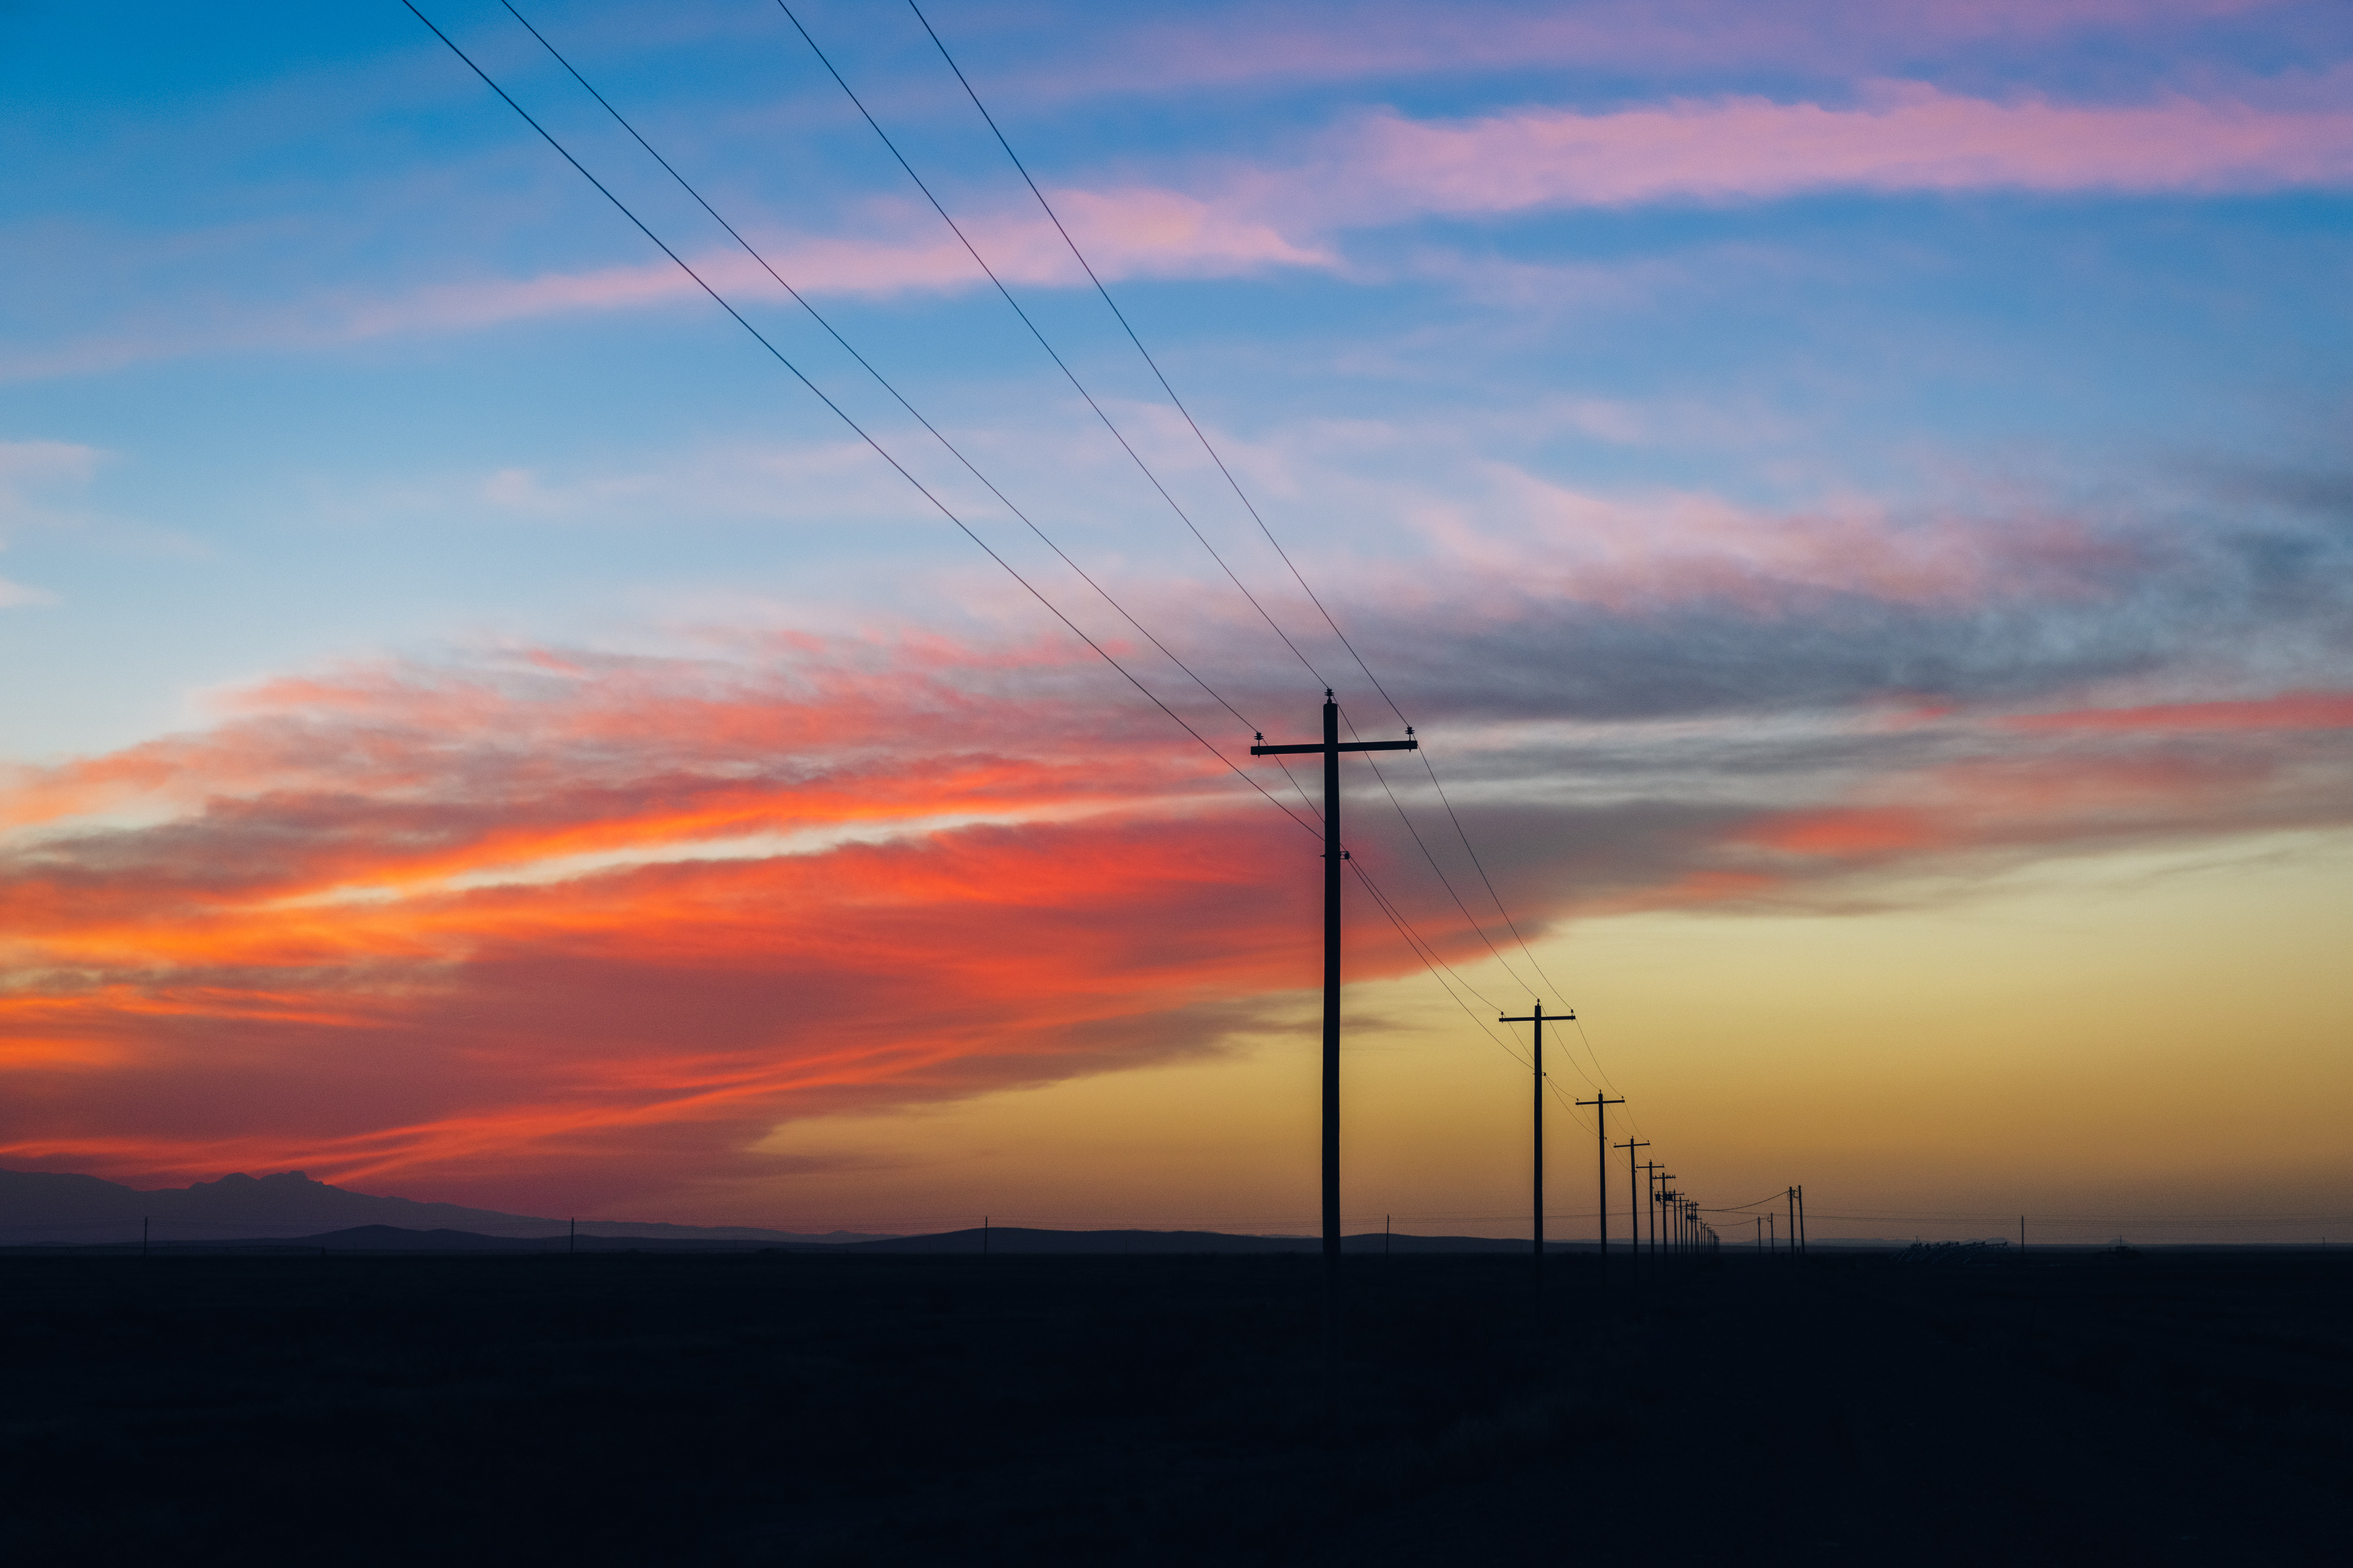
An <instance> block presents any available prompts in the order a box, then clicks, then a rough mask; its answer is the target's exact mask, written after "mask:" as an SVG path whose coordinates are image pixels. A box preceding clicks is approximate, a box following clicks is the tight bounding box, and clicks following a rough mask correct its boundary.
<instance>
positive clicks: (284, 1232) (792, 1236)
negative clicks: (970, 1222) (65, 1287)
mask: <svg viewBox="0 0 2353 1568" xmlns="http://www.w3.org/2000/svg"><path fill="white" fill-rule="evenodd" d="M142 1220H143V1221H145V1222H146V1223H147V1226H148V1229H149V1232H150V1234H151V1236H152V1237H153V1239H154V1240H156V1241H159V1242H163V1241H200V1240H201V1241H242V1240H265V1239H273V1238H287V1239H292V1238H297V1237H302V1238H308V1237H317V1236H319V1235H320V1234H321V1233H322V1232H332V1231H341V1230H349V1229H352V1228H353V1227H355V1226H391V1227H393V1228H395V1229H398V1230H401V1231H435V1230H438V1231H461V1232H465V1233H467V1234H469V1235H470V1236H474V1237H505V1238H521V1237H548V1236H560V1235H564V1234H565V1233H566V1230H567V1227H568V1226H569V1225H570V1223H571V1222H570V1221H568V1220H562V1219H545V1218H539V1217H535V1216H533V1215H513V1214H501V1213H500V1212H498V1211H497V1210H495V1209H470V1208H465V1207H462V1206H460V1205H457V1204H420V1203H416V1202H413V1201H412V1200H410V1199H407V1198H388V1197H377V1196H375V1195H373V1194H367V1193H353V1192H346V1191H345V1190H344V1189H343V1188H342V1187H338V1186H332V1185H330V1184H327V1183H325V1182H314V1181H312V1180H311V1179H310V1177H308V1176H306V1175H304V1174H303V1173H301V1172H300V1171H287V1172H284V1173H280V1174H278V1175H274V1176H259V1177H257V1176H248V1175H245V1174H243V1173H239V1174H237V1175H230V1176H223V1177H222V1178H221V1179H220V1180H218V1181H216V1182H197V1183H195V1184H192V1185H189V1186H185V1187H162V1188H154V1189H149V1190H144V1191H142V1190H141V1189H139V1188H136V1187H126V1186H124V1185H122V1184H121V1183H118V1182H109V1181H102V1180H100V1178H99V1177H96V1176H80V1175H67V1174H62V1173H56V1172H49V1171H0V1246H9V1247H24V1246H53V1247H74V1246H90V1245H93V1244H104V1243H109V1242H118V1243H119V1242H135V1241H137V1240H138V1239H139V1234H140V1224H141V1222H142ZM580 1234H581V1235H582V1236H583V1237H633V1238H637V1239H639V1240H666V1241H677V1242H702V1243H718V1242H758V1243H764V1244H765V1245H769V1246H782V1245H790V1244H804V1245H839V1244H841V1243H845V1242H861V1241H878V1240H886V1239H891V1238H889V1237H881V1236H878V1235H876V1234H874V1233H872V1232H851V1231H833V1232H830V1233H828V1234H826V1235H822V1236H812V1235H807V1234H804V1233H802V1232H798V1231H788V1230H762V1229H760V1228H758V1227H756V1226H700V1225H666V1224H663V1223H660V1222H659V1221H653V1220H602V1219H584V1220H582V1221H581V1222H580Z"/></svg>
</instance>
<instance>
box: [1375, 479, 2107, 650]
mask: <svg viewBox="0 0 2353 1568" xmlns="http://www.w3.org/2000/svg"><path fill="white" fill-rule="evenodd" d="M1502 489H1503V490H1504V494H1505V495H1506V496H1507V497H1508V498H1509V503H1508V504H1509V505H1510V507H1511V509H1512V510H1514V511H1515V512H1517V513H1518V514H1519V517H1520V518H1521V519H1522V520H1523V521H1522V524H1521V527H1520V528H1519V529H1510V528H1504V529H1498V528H1497V526H1496V525H1495V523H1494V522H1493V521H1492V515H1493V514H1492V511H1488V510H1482V511H1480V512H1479V513H1478V514H1477V515H1476V516H1475V517H1474V515H1473V514H1472V513H1471V512H1469V511H1465V510H1455V509H1452V508H1446V509H1431V510H1429V511H1427V512H1425V513H1424V514H1423V516H1422V518H1421V522H1422V526H1423V529H1424V531H1426V532H1427V533H1429V534H1430V536H1431V537H1432V538H1433V539H1435V540H1436V541H1437V542H1439V543H1440V545H1441V546H1442V547H1443V548H1444V549H1445V550H1446V551H1447V552H1448V553H1449V554H1450V555H1452V556H1454V557H1456V558H1458V559H1460V560H1462V561H1464V562H1467V563H1475V564H1477V565H1479V566H1482V567H1485V568H1487V569H1490V570H1492V571H1494V572H1497V573H1500V574H1506V575H1508V576H1510V577H1511V578H1512V579H1514V581H1517V582H1520V583H1522V584H1531V583H1541V584H1543V587H1544V590H1545V591H1546V593H1548V594H1556V595H1559V596H1560V597H1562V598H1565V599H1568V600H1572V601H1575V602H1577V603H1581V604H1590V605H1603V606H1606V607H1608V608H1609V609H1612V610H1617V611H1621V612H1626V613H1641V612H1642V611H1645V610H1649V609H1655V608H1659V607H1662V606H1665V605H1679V604H1689V603H1692V602H1694V601H1695V600H1712V601H1715V602H1718V603H1722V604H1726V605H1738V606H1740V607H1741V608H1742V609H1744V610H1746V611H1748V612H1750V613H1752V614H1757V615H1778V614H1781V613H1784V612H1786V611H1788V610H1789V609H1790V608H1792V607H1793V606H1796V605H1801V604H1805V603H1808V602H1811V601H1813V600H1815V599H1818V598H1819V596H1820V595H1823V594H1841V595H1857V596H1861V597H1865V598H1871V599H1877V600H1880V601H1882V602H1883V603H1888V604H1897V605H1923V606H1926V605H1968V604H1975V603H1980V602H1984V601H1986V600H1988V599H1990V598H1993V597H1996V596H1998V595H2015V594H2019V593H2021V592H2031V593H2034V594H2038V595H2056V596H2062V597H2078V596H2083V595H2088V594H2091V593H2094V592H2096V591H2097V590H2098V589H2099V588H2100V587H2101V586H2102V585H2103V584H2105V582H2107V581H2108V580H2109V577H2110V574H2113V573H2114V572H2115V571H2116V569H2118V568H2120V567H2124V566H2127V565H2131V564H2135V563H2137V561H2138V559H2139V554H2138V552H2137V549H2136V548H2135V547H2132V546H2127V545H2126V544H2125V543H2124V542H2120V541H2118V540H2116V539H2114V538H2111V537H2109V536H2107V535H2106V534H2105V533H2103V532H2102V531H2100V530H2098V529H2096V528H2094V527H2093V526H2092V525H2090V524H2089V523H2086V522H2084V521H2078V520H2076V519H2073V518H2069V517H2065V516H2041V515H2031V514H2030V515H2027V516H2022V517H2010V518H2003V519H1999V520H1987V519H1976V518H1952V517H1931V518H1927V519H1925V520H1921V521H1902V520H1898V519H1895V518H1892V517H1889V516H1887V515H1886V514H1885V513H1884V512H1883V511H1882V510H1878V509H1876V508H1872V507H1865V506H1859V505H1858V506H1854V507H1851V508H1847V509H1831V510H1820V511H1811V512H1795V513H1787V514H1781V515H1774V514H1769V513H1760V512H1756V511H1752V510H1746V509H1744V508H1741V507H1737V506H1734V505H1732V504H1730V503H1729V502H1726V501H1724V500H1720V499H1718V498H1715V497H1713V496H1706V495H1690V494H1671V495H1664V496H1651V497H1644V498H1641V499H1640V500H1620V499H1614V498H1605V497H1597V496H1588V495H1582V494H1578V493H1577V492H1575V491H1571V490H1567V489H1560V488H1558V487H1556V486H1554V485H1550V484H1548V483H1546V482H1544V481H1542V480H1540V479H1535V478H1534V477H1532V476H1529V475H1525V474H1522V473H1519V472H1517V471H1516V470H1514V471H1513V472H1511V473H1509V474H1507V475H1505V476H1504V478H1503V480H1502ZM2140 548H2145V546H2143V547H2140ZM1532 560H1535V561H1541V562H1543V563H1546V564H1545V566H1544V567H1543V568H1541V569H1536V570H1532V569H1531V567H1530V565H1529V563H1530V562H1531V561H1532Z"/></svg>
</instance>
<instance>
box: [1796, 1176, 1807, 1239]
mask: <svg viewBox="0 0 2353 1568" xmlns="http://www.w3.org/2000/svg"><path fill="white" fill-rule="evenodd" d="M1805 1255H1806V1184H1805V1183H1803V1182H1799V1184H1798V1256H1799V1257H1800V1258H1803V1257H1804V1256H1805Z"/></svg>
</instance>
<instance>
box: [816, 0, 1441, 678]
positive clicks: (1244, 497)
mask: <svg viewBox="0 0 2353 1568" xmlns="http://www.w3.org/2000/svg"><path fill="white" fill-rule="evenodd" d="M777 3H778V4H779V5H781V4H783V0H777ZM907 8H908V9H909V10H911V11H913V12H914V14H915V20H916V21H918V22H921V23H922V24H923V31H924V32H925V33H927V34H929V35H930V37H931V40H932V45H933V47H935V48H937V49H938V50H939V51H940V58H942V59H943V60H945V61H946V62H947V67H948V69H950V70H952V71H954V72H955V79H956V80H957V81H958V82H960V83H962V84H963V87H964V90H965V97H967V98H969V99H971V100H972V106H973V107H974V108H975V109H977V110H980V117H981V119H983V120H985V121H987V122H988V129H989V132H990V133H991V134H992V135H994V136H995V137H996V138H997V145H998V146H999V147H1002V148H1004V149H1005V155H1006V156H1007V157H1008V158H1010V159H1012V160H1013V166H1014V167H1015V168H1016V169H1018V170H1019V171H1020V172H1021V183H1022V184H1025V185H1028V186H1029V194H1030V195H1033V196H1035V197H1037V198H1038V205H1039V206H1040V207H1042V208H1044V209H1045V213H1046V216H1047V217H1048V218H1049V219H1050V220H1051V221H1052V223H1053V225H1054V232H1055V233H1057V234H1059V235H1060V236H1061V237H1062V243H1063V244H1064V245H1067V246H1069V247H1071V256H1072V257H1073V258H1076V259H1077V261H1078V264H1079V266H1080V267H1081V268H1084V269H1085V272H1086V275H1087V281H1088V282H1090V283H1092V284H1093V285H1094V286H1095V292H1096V293H1097V294H1100V295H1102V296H1103V303H1104V304H1105V305H1108V306H1110V307H1111V313H1112V314H1113V316H1116V317H1118V318H1119V324H1120V327H1121V329H1122V330H1123V331H1125V332H1126V333H1127V341H1128V342H1132V343H1134V345H1135V352H1136V353H1140V354H1142V355H1143V356H1144V363H1145V364H1148V365H1150V366H1151V367H1152V374H1153V378H1154V379H1155V380H1156V381H1158V382H1159V383H1160V389H1161V390H1162V391H1163V392H1166V394H1167V395H1168V401H1169V402H1171V403H1173V404H1175V405H1176V412H1177V413H1179V414H1181V415H1183V416H1185V423H1186V424H1187V426H1190V427H1191V428H1192V431H1193V435H1194V437H1195V438H1196V439H1198V441H1199V442H1200V443H1201V449H1202V450H1203V451H1205V452H1207V453H1208V455H1209V460H1210V461H1211V462H1213V463H1215V464H1217V465H1218V472H1219V473H1221V474H1223V475H1224V476H1225V477H1226V483H1228V484H1229V485H1231V486H1232V487H1233V491H1234V495H1235V498H1236V499H1237V500H1240V502H1241V503H1242V507H1243V509H1244V510H1247V511H1248V512H1249V513H1250V521H1252V522H1255V523H1257V524H1258V529H1259V531H1260V532H1261V533H1263V534H1265V535H1266V542H1268V543H1269V544H1271V545H1273V546H1274V552H1275V553H1276V554H1277V555H1280V556H1282V563H1283V564H1284V565H1285V566H1288V567H1290V568H1291V575H1292V577H1293V580H1294V581H1296V582H1297V583H1298V584H1299V587H1300V591H1301V592H1302V593H1303V594H1305V595H1307V597H1308V600H1309V602H1310V603H1312V604H1314V606H1315V608H1316V610H1317V612H1318V613H1319V614H1321V615H1322V616H1323V617H1324V625H1325V626H1330V627H1331V628H1332V635H1333V636H1334V637H1338V638H1339V639H1340V646H1341V647H1345V648H1346V649H1347V650H1348V657H1349V658H1353V659H1355V660H1356V668H1358V669H1361V670H1363V671H1364V672H1365V679H1367V680H1369V681H1371V682H1372V683H1373V689H1374V690H1376V691H1378V692H1379V693H1380V694H1381V700H1382V701H1384V702H1387V703H1388V705H1389V711H1390V712H1392V713H1395V714H1396V715H1397V717H1398V723H1400V724H1404V723H1408V722H1409V720H1408V719H1407V718H1406V716H1405V710H1403V709H1401V708H1399V707H1398V705H1397V702H1396V700H1395V699H1393V698H1391V697H1390V696H1389V694H1388V689H1387V688H1385V687H1383V686H1382V685H1381V682H1380V678H1379V677H1378V676H1377V675H1375V674H1374V673H1373V670H1372V667H1371V666H1370V665H1368V664H1366V662H1365V660H1364V657H1363V656H1362V655H1361V654H1359V653H1357V652H1356V645H1355V644H1353V643H1351V642H1350V641H1349V640H1348V635H1347V634H1346V633H1345V632H1344V631H1342V630H1341V629H1340V623H1339V622H1337V621H1335V620H1334V619H1333V618H1332V612H1331V611H1329V610H1327V609H1325V608H1324V601H1323V600H1321V599H1319V598H1317V597H1316V596H1315V590H1314V589H1313V588H1311V587H1309V586H1308V585H1307V579H1306V578H1305V577H1303V576H1302V575H1301V574H1300V571H1299V568H1298V566H1297V565H1295V564H1293V562H1292V559H1291V553H1290V552H1288V551H1286V550H1284V549H1283V548H1282V541H1280V540H1278V539H1276V538H1275V536H1274V531H1273V530H1272V529H1271V528H1269V527H1267V525H1266V520H1265V519H1264V518H1262V517H1261V516H1259V512H1258V508H1257V507H1255V506H1253V505H1251V504H1250V497H1249V495H1248V494H1247V493H1245V492H1244V491H1243V489H1242V487H1241V482H1240V480H1238V479H1235V478H1234V473H1233V470H1232V469H1231V468H1228V467H1226V460H1225V458H1222V457H1220V456H1219V453H1218V448H1217V447H1215V446H1214V445H1212V444H1211V443H1210V440H1209V437H1208V435H1207V434H1205V433H1204V432H1203V431H1202V429H1201V426H1199V424H1198V423H1197V422H1196V421H1195V420H1194V418H1193V412H1192V410H1191V409H1189V408H1187V407H1186V406H1185V400H1184V399H1183V398H1181V397H1179V396H1177V395H1176V388H1175V387H1173V386H1171V385H1169V384H1168V378H1167V377H1166V375H1164V374H1161V370H1160V362H1159V361H1157V360H1155V359H1154V358H1153V357H1152V351H1151V350H1150V349H1147V348H1145V346H1144V340H1143V339H1142V338H1140V337H1138V336H1136V332H1135V329H1134V327H1133V326H1130V325H1129V324H1128V320H1127V313H1126V312H1125V311H1124V310H1121V309H1120V308H1119V304H1118V302H1117V301H1116V300H1113V298H1112V297H1111V290H1110V289H1106V288H1104V287H1103V279H1101V278H1099V277H1097V276H1095V269H1094V267H1093V266H1092V264H1091V263H1090V262H1089V261H1088V260H1087V258H1086V253H1085V252H1083V251H1082V250H1081V249H1080V248H1079V243H1078V241H1076V240H1074V239H1072V238H1071V231H1070V230H1069V229H1067V228H1064V227H1063V226H1062V220H1061V218H1060V216H1058V215H1057V214H1056V213H1055V211H1054V205H1053V203H1051V202H1050V201H1048V200H1047V199H1046V193H1045V192H1043V191H1041V190H1039V188H1038V182H1037V181H1035V180H1033V179H1031V178H1030V177H1029V167H1028V165H1026V164H1024V163H1022V162H1021V155H1020V154H1019V153H1016V152H1014V150H1013V143H1012V142H1008V141H1007V140H1006V139H1005V132H1002V131H1000V130H998V129H997V117H996V116H995V115H993V114H991V113H989V112H988V106H987V104H985V103H983V102H981V101H980V94H979V93H977V92H975V91H974V90H973V86H972V83H971V82H970V81H969V80H967V79H965V74H964V68H963V67H961V66H959V65H957V64H956V63H955V56H954V55H951V54H949V53H948V47H947V45H946V44H944V43H943V42H941V41H940V36H939V34H938V33H936V32H934V31H933V28H932V24H931V19H930V18H929V17H927V16H924V15H923V7H922V6H920V5H916V4H915V0H907ZM1285 640H1286V641H1287V640H1289V639H1287V638H1286V639H1285Z"/></svg>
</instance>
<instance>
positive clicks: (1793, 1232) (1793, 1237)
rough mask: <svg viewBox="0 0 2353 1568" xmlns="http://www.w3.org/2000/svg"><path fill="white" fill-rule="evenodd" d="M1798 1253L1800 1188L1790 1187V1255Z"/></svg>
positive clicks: (1795, 1255)
mask: <svg viewBox="0 0 2353 1568" xmlns="http://www.w3.org/2000/svg"><path fill="white" fill-rule="evenodd" d="M1797 1255H1798V1189H1797V1188H1795V1187H1791V1188H1790V1189H1789V1256H1790V1257H1791V1258H1796V1257H1797Z"/></svg>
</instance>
